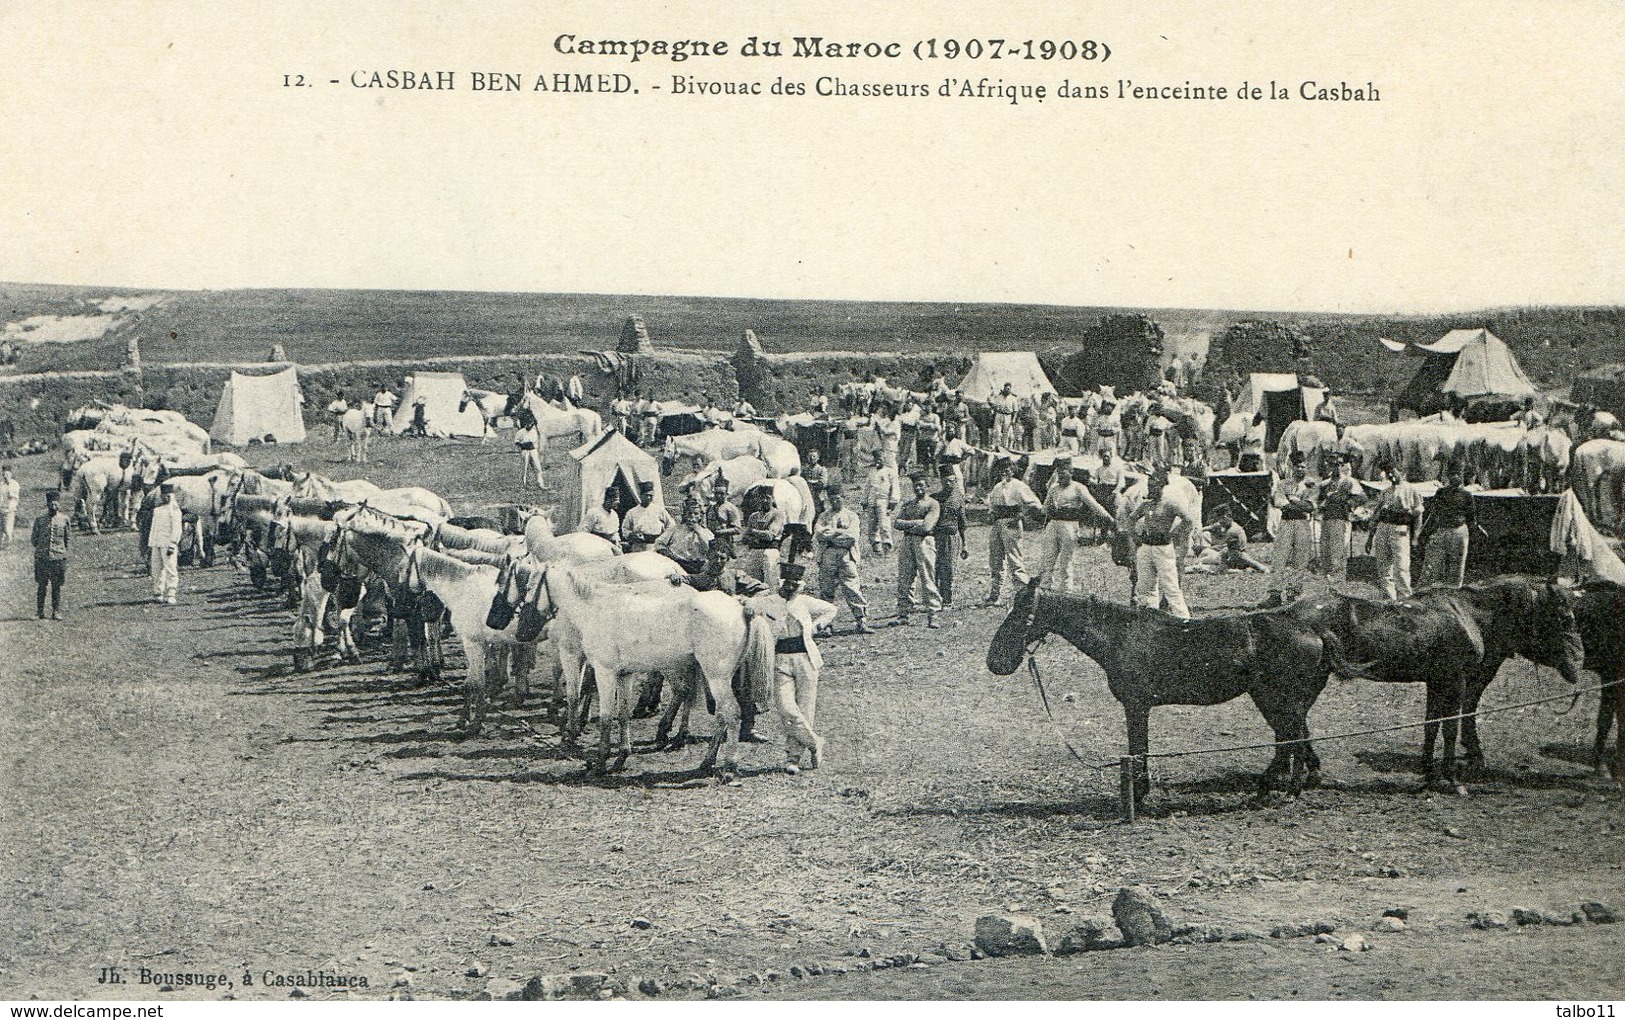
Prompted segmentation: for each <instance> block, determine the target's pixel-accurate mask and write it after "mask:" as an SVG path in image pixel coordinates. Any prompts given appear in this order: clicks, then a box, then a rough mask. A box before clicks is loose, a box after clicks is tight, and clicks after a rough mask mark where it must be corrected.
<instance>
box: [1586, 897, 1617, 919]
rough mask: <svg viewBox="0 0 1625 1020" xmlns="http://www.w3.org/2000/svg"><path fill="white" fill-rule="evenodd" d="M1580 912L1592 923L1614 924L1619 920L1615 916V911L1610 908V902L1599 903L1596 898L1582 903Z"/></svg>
mask: <svg viewBox="0 0 1625 1020" xmlns="http://www.w3.org/2000/svg"><path fill="white" fill-rule="evenodd" d="M1580 912H1581V913H1582V914H1584V915H1585V917H1586V920H1587V921H1590V922H1591V923H1592V924H1613V923H1614V922H1615V921H1617V920H1618V918H1617V917H1615V916H1614V912H1613V911H1612V910H1610V909H1609V908H1608V904H1606V903H1598V902H1597V901H1596V900H1588V901H1586V902H1585V903H1582V904H1580Z"/></svg>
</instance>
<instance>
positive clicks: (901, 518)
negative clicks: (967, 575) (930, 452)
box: [892, 474, 942, 630]
mask: <svg viewBox="0 0 1625 1020" xmlns="http://www.w3.org/2000/svg"><path fill="white" fill-rule="evenodd" d="M909 483H910V484H911V485H912V486H913V488H914V498H913V499H911V500H909V501H908V502H906V503H904V504H903V505H902V506H900V507H898V508H897V523H896V525H895V527H896V528H897V530H898V531H900V532H902V533H903V544H902V546H901V547H900V548H899V550H898V556H897V619H896V620H894V621H892V626H894V627H906V626H908V622H909V621H908V618H909V614H910V613H912V612H913V611H914V607H915V605H916V604H917V602H924V603H925V625H926V626H927V627H929V628H931V629H932V630H936V629H937V628H938V627H940V626H942V625H941V624H940V623H938V622H937V613H939V612H941V611H942V594H941V593H940V592H938V591H937V540H936V538H934V537H933V535H932V533H933V532H934V531H935V530H936V527H937V518H938V517H939V516H940V515H941V512H942V508H941V507H939V506H938V505H937V501H936V500H934V499H932V498H931V496H930V495H929V494H928V493H927V491H926V484H925V476H924V475H921V474H916V475H914V476H913V477H912V478H910V479H909ZM916 584H918V585H919V587H920V589H921V595H922V597H921V598H920V599H918V600H916V599H915V597H914V588H915V585H916Z"/></svg>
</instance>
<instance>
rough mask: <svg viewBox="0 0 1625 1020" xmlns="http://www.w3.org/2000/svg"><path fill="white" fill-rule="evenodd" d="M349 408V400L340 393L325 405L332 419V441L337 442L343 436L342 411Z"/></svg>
mask: <svg viewBox="0 0 1625 1020" xmlns="http://www.w3.org/2000/svg"><path fill="white" fill-rule="evenodd" d="M349 409H350V402H349V401H348V400H345V399H344V394H343V393H340V394H339V395H338V396H336V397H334V398H333V400H332V402H331V403H329V404H328V405H327V415H328V417H330V418H332V419H333V442H335V443H336V442H338V441H339V440H340V439H341V438H342V437H343V436H344V412H345V411H348V410H349Z"/></svg>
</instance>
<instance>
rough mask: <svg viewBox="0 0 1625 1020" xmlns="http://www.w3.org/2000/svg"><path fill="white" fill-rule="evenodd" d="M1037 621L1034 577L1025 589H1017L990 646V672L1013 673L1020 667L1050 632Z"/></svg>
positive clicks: (988, 666) (1035, 580)
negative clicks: (1036, 645)
mask: <svg viewBox="0 0 1625 1020" xmlns="http://www.w3.org/2000/svg"><path fill="white" fill-rule="evenodd" d="M1037 620H1038V581H1037V579H1034V580H1033V581H1031V582H1029V583H1028V585H1027V586H1026V587H1025V588H1018V589H1016V597H1015V601H1014V603H1013V604H1012V605H1011V606H1010V615H1009V616H1006V617H1005V618H1004V622H1003V623H1001V624H999V629H998V630H996V631H994V632H993V641H992V643H990V644H989V645H988V646H987V668H988V669H989V670H990V671H992V672H994V673H997V674H998V675H999V676H1009V675H1010V674H1011V673H1014V672H1015V671H1016V670H1017V669H1018V668H1020V666H1021V660H1023V659H1025V658H1026V657H1027V654H1028V653H1029V652H1031V651H1032V648H1033V645H1035V644H1037V643H1038V642H1039V641H1040V640H1042V639H1043V637H1044V635H1045V634H1047V633H1048V631H1047V630H1045V629H1044V628H1043V627H1041V626H1039V624H1038V622H1037Z"/></svg>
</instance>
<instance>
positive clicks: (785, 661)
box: [750, 563, 835, 775]
mask: <svg viewBox="0 0 1625 1020" xmlns="http://www.w3.org/2000/svg"><path fill="white" fill-rule="evenodd" d="M805 569H806V568H804V567H803V566H802V565H801V564H799V563H789V564H786V565H785V567H784V570H783V572H782V577H781V578H780V580H779V584H778V586H777V587H778V590H777V591H773V592H769V593H766V594H762V595H758V596H756V597H755V598H753V599H751V600H750V606H751V608H752V609H753V610H754V611H755V612H756V614H757V615H758V616H761V617H765V618H766V619H767V621H768V622H769V624H770V625H771V626H772V628H773V638H774V645H773V651H774V655H773V662H774V685H773V686H774V698H773V700H774V705H775V707H776V708H777V709H778V714H779V725H780V726H781V727H782V728H783V730H784V734H785V739H786V741H787V745H788V746H787V747H786V748H785V753H786V756H787V757H788V758H789V762H788V764H786V765H785V771H787V772H789V773H790V774H791V775H795V774H797V773H799V772H800V771H801V756H802V753H803V752H804V751H808V752H811V754H812V758H811V760H810V762H809V764H808V766H807V767H808V768H814V769H815V768H817V767H818V766H819V765H820V764H822V763H823V759H824V739H823V738H822V737H820V736H819V735H818V733H817V731H816V730H814V729H813V727H814V726H815V725H816V724H817V715H818V673H819V669H820V667H821V666H822V665H823V658H822V657H821V656H820V655H819V654H818V646H817V644H815V643H814V641H813V635H814V634H816V633H817V632H818V631H819V630H822V629H823V628H825V627H828V626H829V625H830V624H831V623H833V622H834V621H835V607H834V606H832V605H830V604H829V603H828V602H824V601H823V600H821V599H815V598H812V597H811V596H808V595H804V594H802V591H801V580H802V574H803V572H804V570H805Z"/></svg>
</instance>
